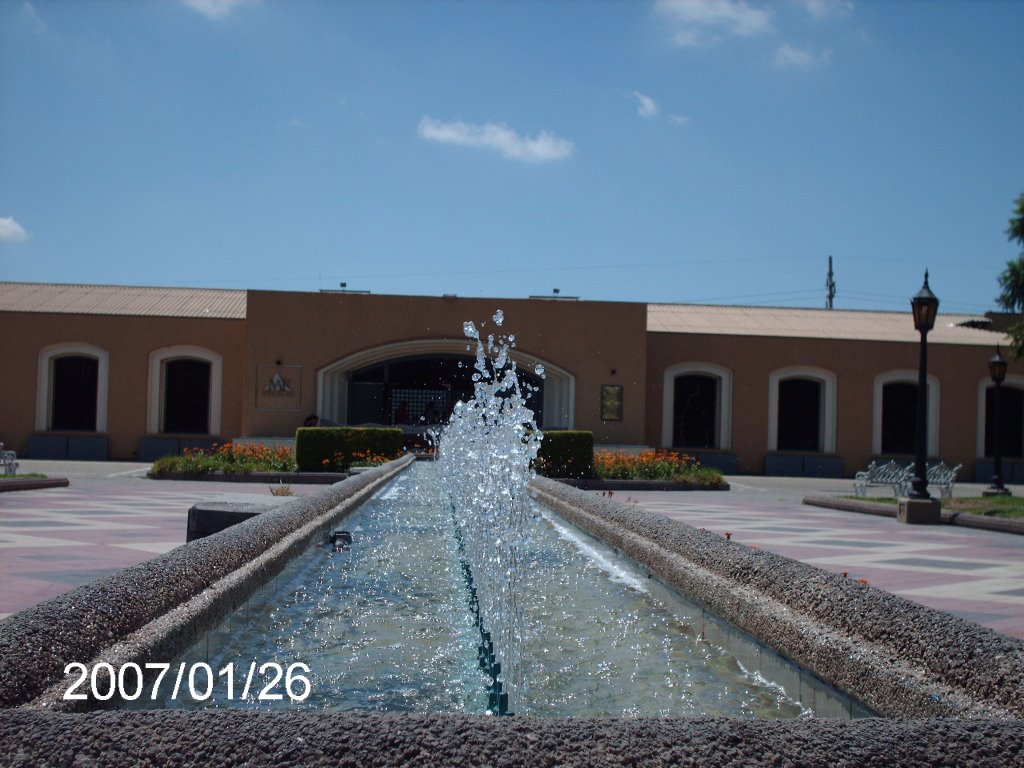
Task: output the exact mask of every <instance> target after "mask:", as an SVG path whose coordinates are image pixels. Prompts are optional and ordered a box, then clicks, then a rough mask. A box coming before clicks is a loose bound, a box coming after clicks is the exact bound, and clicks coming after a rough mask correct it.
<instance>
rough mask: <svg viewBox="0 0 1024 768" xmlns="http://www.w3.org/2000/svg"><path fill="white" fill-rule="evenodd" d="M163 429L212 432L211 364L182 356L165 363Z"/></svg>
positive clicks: (187, 432) (195, 432)
mask: <svg viewBox="0 0 1024 768" xmlns="http://www.w3.org/2000/svg"><path fill="white" fill-rule="evenodd" d="M163 427H164V428H163V431H164V432H166V433H169V434H183V435H206V434H209V432H210V364H209V363H208V362H207V361H205V360H192V359H179V360H168V361H166V362H165V363H164V410H163Z"/></svg>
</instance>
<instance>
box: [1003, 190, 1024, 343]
mask: <svg viewBox="0 0 1024 768" xmlns="http://www.w3.org/2000/svg"><path fill="white" fill-rule="evenodd" d="M1006 236H1007V238H1008V239H1009V240H1010V242H1011V243H1012V242H1014V241H1016V242H1017V243H1019V244H1020V245H1021V247H1022V248H1024V194H1021V195H1019V196H1018V197H1017V200H1016V208H1015V209H1014V212H1013V216H1011V217H1010V226H1009V227H1008V228H1007V230H1006ZM999 287H1000V288H1001V289H1002V290H1001V291H1000V293H999V297H998V299H997V301H998V302H999V306H1001V307H1002V308H1003V309H1005V310H1006V311H1007V312H1016V313H1017V314H1024V250H1022V251H1021V253H1020V255H1019V256H1018V257H1017V258H1016V259H1014V260H1013V261H1010V262H1007V264H1006V269H1004V270H1003V273H1002V274H1001V275H999ZM1009 333H1010V338H1011V339H1012V340H1013V341H1012V343H1011V345H1010V350H1011V352H1012V353H1013V356H1014V357H1016V358H1018V359H1021V358H1024V320H1018V321H1017V322H1016V323H1014V324H1013V325H1011V326H1010V331H1009Z"/></svg>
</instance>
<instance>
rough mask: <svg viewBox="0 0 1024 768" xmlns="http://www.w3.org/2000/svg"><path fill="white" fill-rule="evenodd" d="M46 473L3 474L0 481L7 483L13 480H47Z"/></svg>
mask: <svg viewBox="0 0 1024 768" xmlns="http://www.w3.org/2000/svg"><path fill="white" fill-rule="evenodd" d="M46 479H47V476H46V475H41V474H39V473H38V472H29V473H28V474H25V475H2V476H0V483H6V482H9V481H11V480H46Z"/></svg>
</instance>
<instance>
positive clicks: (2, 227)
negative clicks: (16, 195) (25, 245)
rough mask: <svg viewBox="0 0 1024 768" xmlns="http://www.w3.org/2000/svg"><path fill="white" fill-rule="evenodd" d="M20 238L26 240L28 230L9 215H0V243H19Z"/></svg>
mask: <svg viewBox="0 0 1024 768" xmlns="http://www.w3.org/2000/svg"><path fill="white" fill-rule="evenodd" d="M22 240H28V232H26V231H25V230H24V229H23V228H22V226H21V224H19V223H18V222H16V221H15V220H14V219H13V218H11V217H10V216H8V217H6V218H4V217H2V216H0V243H20V242H21V241H22Z"/></svg>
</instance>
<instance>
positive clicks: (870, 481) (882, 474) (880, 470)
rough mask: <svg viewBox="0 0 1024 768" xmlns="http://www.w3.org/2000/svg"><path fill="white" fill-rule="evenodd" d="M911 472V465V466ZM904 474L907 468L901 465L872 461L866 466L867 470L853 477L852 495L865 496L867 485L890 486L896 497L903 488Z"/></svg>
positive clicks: (892, 462) (891, 462) (893, 462)
mask: <svg viewBox="0 0 1024 768" xmlns="http://www.w3.org/2000/svg"><path fill="white" fill-rule="evenodd" d="M912 470H913V465H911V471H912ZM906 474H907V468H906V467H904V466H903V465H902V464H897V463H896V462H895V461H890V462H887V463H885V464H882V465H878V464H876V463H875V462H873V461H872V462H871V463H870V464H868V468H867V469H866V470H865V471H863V472H858V473H857V474H856V475H854V476H853V492H854V495H856V496H867V495H868V494H867V491H868V486H869V485H890V486H892V492H893V494H894V495H897V496H898V495H899V492H900V489H901V488H902V487H903V481H904V479H905V477H906Z"/></svg>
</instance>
